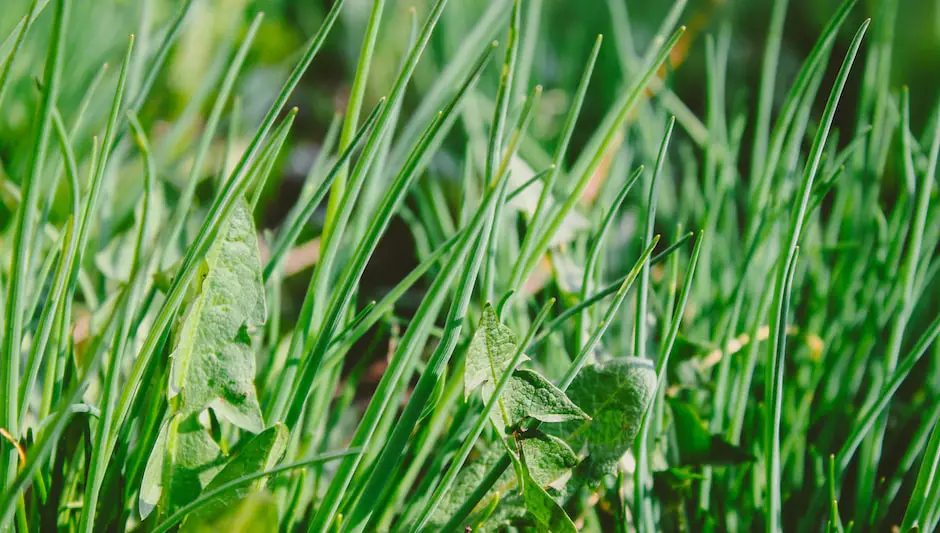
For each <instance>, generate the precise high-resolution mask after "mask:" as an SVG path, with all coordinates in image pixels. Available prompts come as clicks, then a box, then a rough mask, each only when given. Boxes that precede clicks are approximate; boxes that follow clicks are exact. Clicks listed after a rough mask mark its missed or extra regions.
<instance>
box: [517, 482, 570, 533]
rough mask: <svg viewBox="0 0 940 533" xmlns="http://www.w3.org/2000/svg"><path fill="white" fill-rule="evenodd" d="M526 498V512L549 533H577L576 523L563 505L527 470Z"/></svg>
mask: <svg viewBox="0 0 940 533" xmlns="http://www.w3.org/2000/svg"><path fill="white" fill-rule="evenodd" d="M525 484H526V486H525V491H524V492H523V497H524V498H525V506H526V510H528V511H529V514H531V515H532V517H533V518H535V520H536V522H538V523H539V525H540V526H542V527H543V528H544V529H546V530H547V531H550V532H552V533H577V532H578V529H577V528H576V527H575V525H574V522H572V521H571V518H570V517H568V514H567V513H566V512H565V510H564V509H562V508H561V505H559V504H558V502H556V501H555V500H553V499H552V497H551V495H550V494H549V493H548V492H547V491H546V490H545V489H543V488H542V487H541V485H539V483H538V482H537V481H535V480H534V479H533V478H532V477H531V475H530V473H529V471H528V469H527V470H526V479H525Z"/></svg>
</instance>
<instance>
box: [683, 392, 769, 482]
mask: <svg viewBox="0 0 940 533" xmlns="http://www.w3.org/2000/svg"><path fill="white" fill-rule="evenodd" d="M669 407H670V408H671V410H672V417H673V424H674V426H675V428H676V438H677V440H678V442H679V459H680V461H681V462H682V464H683V465H712V466H728V465H736V464H741V463H747V462H750V461H753V460H754V456H752V455H751V454H749V453H747V452H746V451H745V450H744V449H742V448H740V447H738V446H735V445H733V444H731V443H730V442H728V441H726V440H725V439H724V437H722V436H721V435H712V434H711V433H709V431H708V427H707V426H706V425H705V422H703V421H702V419H701V418H699V416H698V413H696V412H695V409H693V408H692V406H691V405H689V404H687V403H685V402H681V401H678V400H670V401H669Z"/></svg>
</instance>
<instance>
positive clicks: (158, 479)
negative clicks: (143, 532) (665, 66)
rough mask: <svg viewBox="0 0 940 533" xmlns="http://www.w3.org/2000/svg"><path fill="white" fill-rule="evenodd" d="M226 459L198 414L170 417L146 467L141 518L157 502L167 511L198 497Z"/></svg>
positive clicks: (140, 502)
mask: <svg viewBox="0 0 940 533" xmlns="http://www.w3.org/2000/svg"><path fill="white" fill-rule="evenodd" d="M224 462H225V457H224V456H223V455H222V451H221V450H220V449H219V445H218V444H216V442H215V441H214V440H212V437H211V436H210V435H209V431H208V430H206V428H205V427H203V425H202V423H200V422H199V418H198V416H196V415H190V416H188V417H185V418H184V417H182V416H181V415H176V416H174V417H172V418H168V419H167V421H166V422H165V423H164V425H163V427H162V428H161V429H160V434H159V436H158V437H157V441H156V443H155V444H154V447H153V450H152V451H151V452H150V459H149V460H148V461H147V466H146V468H145V469H144V477H143V483H142V484H141V490H140V497H139V500H138V510H139V511H140V516H141V518H146V517H147V516H148V515H150V513H151V512H152V511H153V509H154V507H156V506H158V505H159V506H161V512H164V513H167V512H171V511H172V510H173V509H175V508H177V507H179V506H181V505H183V504H184V503H186V502H188V501H190V500H192V499H193V498H196V497H198V496H199V494H200V493H201V492H202V489H203V488H204V487H205V486H206V485H207V484H208V483H209V480H211V479H212V478H213V477H215V475H216V474H217V473H218V472H219V470H220V469H221V468H222V465H223V464H224ZM168 487H169V490H167V488H168Z"/></svg>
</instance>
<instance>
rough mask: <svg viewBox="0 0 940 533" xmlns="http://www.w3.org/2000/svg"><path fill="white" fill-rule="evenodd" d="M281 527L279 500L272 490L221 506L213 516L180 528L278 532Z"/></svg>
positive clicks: (206, 532)
mask: <svg viewBox="0 0 940 533" xmlns="http://www.w3.org/2000/svg"><path fill="white" fill-rule="evenodd" d="M187 523H188V522H187ZM277 530H278V512H277V500H275V498H274V496H273V495H272V494H271V493H268V492H255V493H251V494H249V495H247V496H245V497H244V498H242V499H240V500H237V501H235V502H233V503H232V505H230V506H226V507H221V508H219V509H218V511H217V512H216V513H214V514H213V515H212V516H211V517H209V518H207V519H205V520H200V521H198V522H193V525H192V526H186V525H184V526H183V528H181V529H180V531H188V532H190V533H218V532H223V533H276V532H277Z"/></svg>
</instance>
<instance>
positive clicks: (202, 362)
mask: <svg viewBox="0 0 940 533" xmlns="http://www.w3.org/2000/svg"><path fill="white" fill-rule="evenodd" d="M197 283H198V284H200V287H199V295H198V296H197V297H196V298H195V300H193V302H192V303H191V304H190V306H189V309H188V310H187V312H186V316H185V318H184V320H183V325H182V327H181V329H180V334H179V338H178V341H177V345H176V349H175V350H174V351H173V354H172V355H171V357H172V368H171V376H170V388H169V396H170V398H175V397H177V396H179V399H178V401H179V409H180V412H182V413H183V414H184V415H190V414H192V413H197V412H200V411H202V410H203V409H205V408H206V407H212V409H213V410H214V411H215V412H216V413H217V414H219V415H220V416H222V417H224V418H226V419H227V420H228V421H230V422H231V423H233V424H235V425H237V426H238V427H240V428H242V429H246V430H248V431H251V432H253V433H257V432H259V431H261V429H262V428H263V427H264V424H263V421H262V418H261V409H260V408H259V406H258V397H257V394H256V392H255V386H254V378H255V356H254V353H253V351H252V347H251V341H252V338H251V333H252V331H253V330H254V329H256V328H257V326H260V325H261V324H263V323H264V321H265V302H264V286H263V284H262V281H261V253H260V251H259V249H258V237H257V235H256V233H255V227H254V221H253V220H252V217H251V211H250V209H249V207H248V204H247V203H246V202H245V200H244V198H240V199H239V200H238V202H237V204H236V207H235V210H234V211H233V213H232V216H231V218H230V220H229V223H228V225H227V227H226V228H225V231H224V237H223V238H220V239H218V240H217V242H216V243H215V244H213V245H212V247H211V248H210V249H209V253H208V255H207V256H206V258H205V260H204V262H203V265H202V271H201V275H200V277H199V278H198V281H197Z"/></svg>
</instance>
